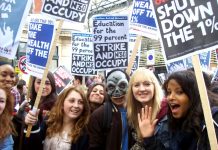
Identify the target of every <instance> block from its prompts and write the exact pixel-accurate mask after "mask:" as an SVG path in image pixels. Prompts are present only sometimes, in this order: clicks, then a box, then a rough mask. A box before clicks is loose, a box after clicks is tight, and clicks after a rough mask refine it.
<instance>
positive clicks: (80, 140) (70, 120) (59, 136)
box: [25, 87, 90, 150]
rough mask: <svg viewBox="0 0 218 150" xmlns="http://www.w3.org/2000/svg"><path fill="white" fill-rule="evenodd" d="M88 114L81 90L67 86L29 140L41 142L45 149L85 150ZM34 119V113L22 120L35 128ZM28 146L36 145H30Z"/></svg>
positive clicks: (35, 116)
mask: <svg viewBox="0 0 218 150" xmlns="http://www.w3.org/2000/svg"><path fill="white" fill-rule="evenodd" d="M89 114H90V112H89V104H88V101H87V99H86V96H85V95H84V93H83V91H82V90H81V89H79V88H76V87H68V88H67V89H65V90H64V91H63V93H61V94H60V95H59V97H58V100H57V101H56V103H55V105H54V107H53V108H52V110H51V111H50V112H49V114H48V117H47V119H46V120H45V122H44V124H41V126H40V127H38V130H39V133H38V134H34V133H33V134H32V133H31V135H30V139H28V140H31V141H32V142H34V140H36V139H37V140H40V141H41V149H42V148H43V149H44V150H50V149H52V150H58V149H65V150H70V149H72V150H81V149H83V150H85V149H87V146H88V135H87V132H86V125H87V123H88V119H89ZM37 120H38V118H37V113H36V115H34V113H33V112H32V111H30V112H29V113H28V114H27V116H26V117H25V123H26V124H27V125H28V124H30V125H34V124H36V125H35V126H37ZM42 143H44V144H43V145H42ZM31 147H33V148H34V147H37V145H33V144H31Z"/></svg>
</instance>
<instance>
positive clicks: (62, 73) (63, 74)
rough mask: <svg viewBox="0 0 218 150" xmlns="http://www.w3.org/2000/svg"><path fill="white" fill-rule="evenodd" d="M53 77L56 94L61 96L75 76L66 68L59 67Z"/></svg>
mask: <svg viewBox="0 0 218 150" xmlns="http://www.w3.org/2000/svg"><path fill="white" fill-rule="evenodd" d="M53 75H54V78H55V84H56V92H57V94H58V95H59V94H61V92H62V91H63V90H64V89H65V88H66V87H67V85H68V84H70V82H71V81H72V79H73V76H72V75H71V73H70V72H69V71H68V70H67V69H66V68H65V67H64V66H59V67H58V68H57V70H55V71H54V73H53Z"/></svg>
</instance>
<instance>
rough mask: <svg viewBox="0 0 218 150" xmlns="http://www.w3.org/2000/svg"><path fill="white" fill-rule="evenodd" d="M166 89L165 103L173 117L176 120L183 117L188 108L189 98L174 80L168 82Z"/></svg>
mask: <svg viewBox="0 0 218 150" xmlns="http://www.w3.org/2000/svg"><path fill="white" fill-rule="evenodd" d="M166 89H167V101H168V104H169V107H170V110H171V112H172V115H173V117H174V118H177V119H179V118H183V117H185V116H186V114H187V112H188V110H189V108H190V101H189V97H188V96H187V95H186V93H184V91H183V89H182V87H181V86H180V85H179V84H178V82H177V81H176V80H174V79H171V80H169V82H168V84H167V88H166Z"/></svg>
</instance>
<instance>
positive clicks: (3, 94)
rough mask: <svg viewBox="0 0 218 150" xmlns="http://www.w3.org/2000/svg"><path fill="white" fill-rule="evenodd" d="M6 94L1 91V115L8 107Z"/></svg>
mask: <svg viewBox="0 0 218 150" xmlns="http://www.w3.org/2000/svg"><path fill="white" fill-rule="evenodd" d="M6 99H7V96H6V93H5V91H4V90H3V89H0V115H1V114H2V113H3V111H4V109H5V106H6Z"/></svg>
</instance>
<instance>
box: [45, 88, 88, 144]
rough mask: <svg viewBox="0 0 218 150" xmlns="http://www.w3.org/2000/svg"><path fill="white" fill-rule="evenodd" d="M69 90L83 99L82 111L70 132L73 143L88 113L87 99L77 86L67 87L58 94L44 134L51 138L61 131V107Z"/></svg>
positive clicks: (80, 131) (62, 116) (84, 125)
mask: <svg viewBox="0 0 218 150" xmlns="http://www.w3.org/2000/svg"><path fill="white" fill-rule="evenodd" d="M71 91H75V92H77V93H79V94H80V95H81V97H82V99H83V101H84V109H83V112H82V114H81V115H80V116H79V117H78V119H77V120H76V121H75V123H74V126H73V127H72V130H71V134H70V137H71V140H72V142H73V143H75V142H76V141H77V139H78V138H79V137H80V136H81V135H82V133H83V132H82V131H83V129H84V128H86V126H87V123H88V120H89V115H90V110H89V103H88V100H87V99H86V96H85V94H84V92H83V91H82V90H81V89H80V88H77V87H73V86H71V87H68V88H67V89H65V90H64V91H63V93H61V94H60V95H59V97H58V99H57V101H56V103H55V105H54V107H53V108H52V110H51V112H50V113H49V116H48V117H49V119H48V121H47V125H48V129H47V133H46V134H47V136H48V137H49V138H51V137H52V136H53V135H55V134H56V133H60V132H61V131H62V127H63V118H64V112H63V109H62V108H63V105H64V101H65V99H66V97H67V96H68V94H70V93H71Z"/></svg>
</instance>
